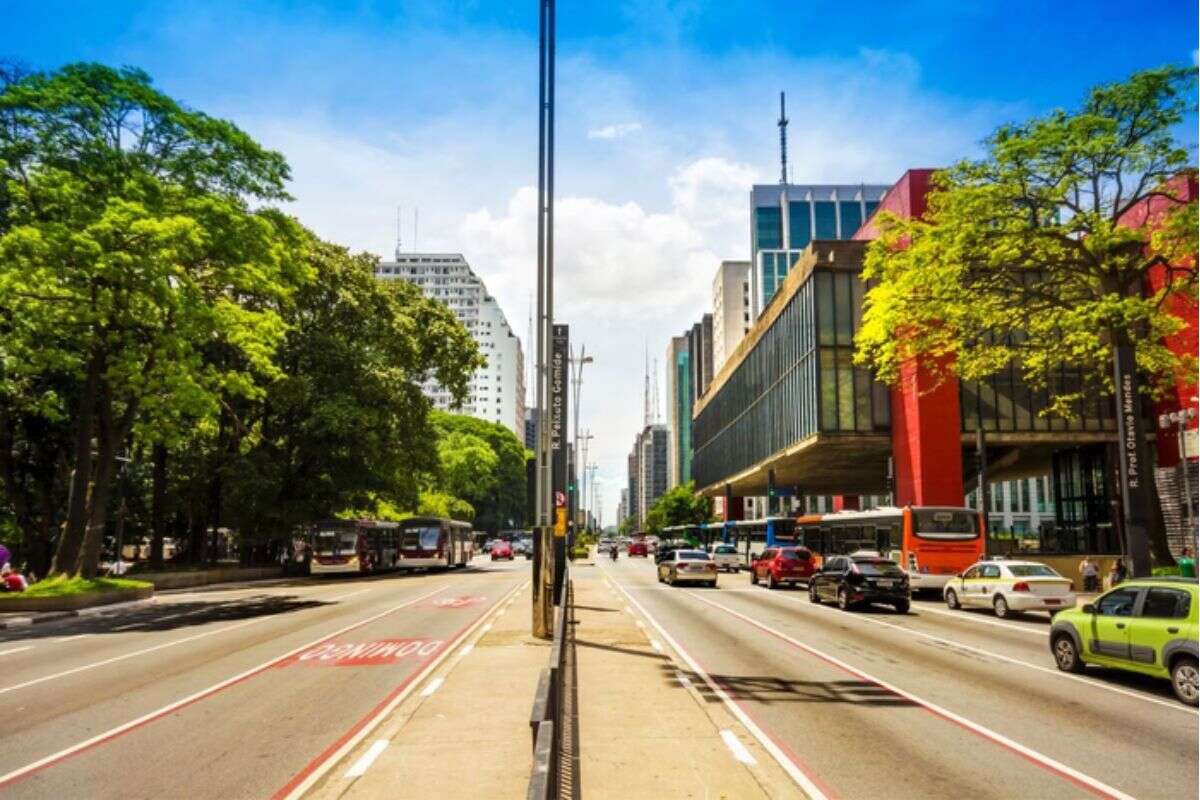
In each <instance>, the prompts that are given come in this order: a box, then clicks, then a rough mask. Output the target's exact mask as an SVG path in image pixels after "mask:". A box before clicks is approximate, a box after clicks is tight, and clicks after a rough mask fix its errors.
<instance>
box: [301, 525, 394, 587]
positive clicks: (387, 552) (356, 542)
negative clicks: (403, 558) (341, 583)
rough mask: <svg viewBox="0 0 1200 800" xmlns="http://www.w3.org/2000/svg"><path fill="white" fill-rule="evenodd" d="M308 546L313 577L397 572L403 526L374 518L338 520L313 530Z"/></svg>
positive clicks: (311, 530)
mask: <svg viewBox="0 0 1200 800" xmlns="http://www.w3.org/2000/svg"><path fill="white" fill-rule="evenodd" d="M307 539H308V546H309V549H310V551H311V554H312V558H311V560H310V562H309V568H310V571H311V573H312V574H313V575H335V574H348V573H350V574H359V575H366V574H368V573H371V572H376V571H378V570H384V569H395V568H396V566H397V564H398V561H399V553H400V524H399V523H397V522H381V521H379V520H373V519H337V520H327V521H325V522H318V523H317V524H316V525H313V526H312V527H311V528H310V532H309V535H308V537H307Z"/></svg>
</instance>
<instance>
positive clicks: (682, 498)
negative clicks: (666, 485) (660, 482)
mask: <svg viewBox="0 0 1200 800" xmlns="http://www.w3.org/2000/svg"><path fill="white" fill-rule="evenodd" d="M712 521H713V503H712V499H711V498H708V497H704V496H703V495H699V494H696V484H695V482H694V481H688V482H687V483H685V484H681V485H679V486H676V487H674V488H673V489H668V490H667V491H666V492H665V493H663V495H662V496H661V497H659V498H658V499H657V500H655V501H654V504H653V505H651V506H650V510H649V511H647V512H646V528H647V529H648V530H649V532H650V533H653V534H655V535H657V534H659V533H661V532H662V529H663V528H669V527H671V526H673V525H699V524H702V523H705V522H712Z"/></svg>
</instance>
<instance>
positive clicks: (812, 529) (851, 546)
mask: <svg viewBox="0 0 1200 800" xmlns="http://www.w3.org/2000/svg"><path fill="white" fill-rule="evenodd" d="M982 534H983V525H982V522H981V521H980V517H979V513H978V512H976V511H974V510H973V509H970V508H957V507H952V506H905V507H904V508H895V507H883V508H873V509H870V510H868V511H838V512H834V513H831V514H809V515H805V516H801V517H797V518H796V530H795V537H796V543H797V544H803V545H804V546H805V547H807V548H808V549H809V550H811V551H813V552H814V553H818V554H820V555H821V556H822V557H824V556H830V555H846V554H849V553H853V552H854V551H856V550H872V551H875V552H878V553H879V554H880V555H882V556H883V557H885V558H889V559H891V560H892V561H895V562H896V563H897V564H899V565H900V566H901V568H903V569H904V570H905V571H906V572H908V575H909V585H910V586H911V587H912V588H913V590H914V591H920V590H922V589H936V590H938V591H940V590H941V588H942V587H943V586H945V585H946V583H947V582H948V581H949V580H950V579H951V578H952V577H954V576H955V575H957V574H958V573H960V572H962V571H963V570H964V569H966V568H967V567H969V566H971V565H972V564H974V563H975V562H976V561H978V560H979V559H980V558H982V557H983V545H984V540H983V535H982Z"/></svg>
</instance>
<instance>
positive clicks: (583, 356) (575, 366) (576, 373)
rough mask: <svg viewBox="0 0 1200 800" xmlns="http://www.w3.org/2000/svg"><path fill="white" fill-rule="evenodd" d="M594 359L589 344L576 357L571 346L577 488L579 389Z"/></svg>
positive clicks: (581, 346)
mask: <svg viewBox="0 0 1200 800" xmlns="http://www.w3.org/2000/svg"><path fill="white" fill-rule="evenodd" d="M594 361H595V359H593V358H592V357H591V356H589V355H587V345H585V344H581V345H579V357H578V358H576V357H575V346H574V345H572V346H571V355H570V357H569V358H568V359H567V363H568V364H569V365H570V368H571V388H572V389H573V390H574V397H572V398H571V399H572V402H574V404H575V432H574V434H573V438H574V440H575V466H574V470H575V472H574V474H572V475H571V483H574V484H575V485H576V487H577V488H578V478H579V459H580V450H579V391H580V388H581V387H582V386H583V366H584V365H585V364H591V363H593V362H594ZM588 438H589V439H590V438H591V434H588ZM584 457H585V458H586V456H584ZM583 463H584V464H585V465H586V464H587V461H586V460H585V461H584V462H583ZM574 496H575V497H576V498H578V497H580V496H581V494H580V493H578V492H576V493H575V494H574ZM575 510H577V509H575V508H573V509H572V512H574V511H575ZM574 521H575V520H574V519H572V520H571V522H572V523H573V522H574ZM570 544H571V545H572V546H574V544H575V543H574V542H571V543H570Z"/></svg>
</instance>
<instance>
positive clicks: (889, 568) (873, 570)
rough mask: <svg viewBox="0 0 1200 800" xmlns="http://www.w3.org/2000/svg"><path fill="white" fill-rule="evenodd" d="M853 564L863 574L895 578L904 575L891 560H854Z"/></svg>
mask: <svg viewBox="0 0 1200 800" xmlns="http://www.w3.org/2000/svg"><path fill="white" fill-rule="evenodd" d="M854 566H855V567H857V568H858V571H859V572H861V573H862V574H863V575H881V576H885V577H897V578H898V577H901V576H902V575H904V572H903V570H901V569H900V567H899V566H897V565H896V564H895V563H894V562H892V561H855V562H854Z"/></svg>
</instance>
